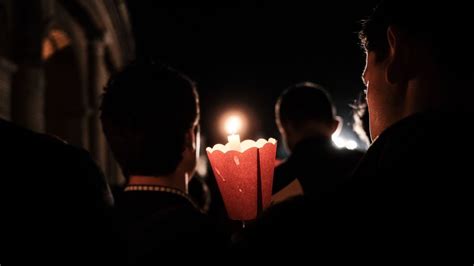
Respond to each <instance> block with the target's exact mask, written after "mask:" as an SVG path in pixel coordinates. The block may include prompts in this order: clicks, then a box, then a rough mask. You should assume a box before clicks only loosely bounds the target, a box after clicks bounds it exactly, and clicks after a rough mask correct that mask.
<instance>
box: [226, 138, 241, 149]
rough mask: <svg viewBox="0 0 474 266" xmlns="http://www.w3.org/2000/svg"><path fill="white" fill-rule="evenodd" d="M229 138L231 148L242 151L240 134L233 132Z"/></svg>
mask: <svg viewBox="0 0 474 266" xmlns="http://www.w3.org/2000/svg"><path fill="white" fill-rule="evenodd" d="M227 140H228V141H229V149H230V150H235V151H240V136H239V134H232V135H229V136H227Z"/></svg>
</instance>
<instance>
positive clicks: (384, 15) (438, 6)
mask: <svg viewBox="0 0 474 266" xmlns="http://www.w3.org/2000/svg"><path fill="white" fill-rule="evenodd" d="M468 6H469V4H468V2H466V1H460V0H455V1H449V2H443V1H429V2H428V1H408V0H384V1H382V2H380V4H379V5H378V6H377V7H376V8H375V9H374V12H373V13H372V15H371V16H370V17H369V18H368V19H367V20H365V21H364V22H363V24H362V30H361V32H360V38H361V41H362V43H363V45H364V48H366V49H367V50H368V51H370V52H375V54H376V59H377V60H378V61H381V60H383V59H384V58H385V57H386V56H387V55H388V49H389V45H388V42H387V28H388V27H389V26H396V27H397V28H398V29H399V30H400V31H401V32H402V33H404V34H406V35H407V36H409V37H410V38H411V39H412V40H413V41H414V42H418V43H421V44H422V45H421V46H420V47H422V49H423V50H426V51H429V53H430V56H431V57H432V59H433V62H434V63H435V65H436V66H437V67H438V69H439V72H440V76H441V77H442V78H444V79H445V80H446V79H450V80H453V79H454V80H456V81H469V82H470V81H472V79H473V76H474V75H473V73H474V71H473V70H474V67H473V64H472V63H471V62H472V61H473V59H474V49H472V47H473V45H474V41H473V40H472V38H471V36H470V33H471V32H472V29H471V26H470V25H471V21H470V20H471V16H472V15H471V13H472V11H471V8H470V7H468ZM441 77H440V78H441Z"/></svg>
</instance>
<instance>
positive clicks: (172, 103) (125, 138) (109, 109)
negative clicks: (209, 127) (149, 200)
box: [101, 61, 199, 177]
mask: <svg viewBox="0 0 474 266" xmlns="http://www.w3.org/2000/svg"><path fill="white" fill-rule="evenodd" d="M101 111H102V113H101V121H102V124H103V129H104V133H105V136H106V138H107V140H108V142H109V145H110V148H111V150H112V152H113V154H114V156H115V159H116V160H117V161H118V163H119V164H120V166H121V168H122V171H123V173H124V175H125V176H126V177H128V176H130V175H147V176H159V175H167V174H170V173H172V172H174V171H175V170H176V167H177V166H178V164H179V162H180V161H181V160H182V152H183V150H184V147H185V135H186V133H187V132H188V131H189V130H190V129H191V128H192V127H193V125H194V124H195V123H196V122H197V120H198V119H199V100H198V94H197V91H196V88H195V85H194V83H193V82H192V81H191V80H190V79H189V78H188V77H186V76H185V75H183V74H181V73H180V72H178V71H176V70H174V69H172V68H170V67H167V66H164V65H162V64H158V63H154V62H152V61H137V62H134V63H132V64H130V65H128V66H127V67H125V69H123V70H122V71H120V72H119V73H117V74H116V75H114V76H113V77H112V78H111V79H110V80H109V82H108V85H107V87H106V88H105V93H104V95H103V99H102V105H101Z"/></svg>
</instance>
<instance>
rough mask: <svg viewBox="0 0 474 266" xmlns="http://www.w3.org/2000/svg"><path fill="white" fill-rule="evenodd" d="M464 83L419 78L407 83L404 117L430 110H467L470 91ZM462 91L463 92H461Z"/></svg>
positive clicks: (469, 104)
mask: <svg viewBox="0 0 474 266" xmlns="http://www.w3.org/2000/svg"><path fill="white" fill-rule="evenodd" d="M466 86H471V85H466V84H463V83H461V82H456V81H454V80H453V81H450V82H448V81H444V82H442V81H441V80H437V79H428V78H426V79H423V78H420V79H418V80H416V81H413V82H412V83H411V84H409V87H408V90H407V96H406V99H407V104H406V105H405V108H404V110H403V113H404V115H403V116H404V117H407V116H410V115H413V114H416V113H421V112H425V111H432V110H469V109H471V108H472V107H471V105H472V103H471V101H472V92H471V91H470V90H466V89H465V87H466ZM463 93H464V94H463Z"/></svg>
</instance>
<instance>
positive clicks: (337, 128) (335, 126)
mask: <svg viewBox="0 0 474 266" xmlns="http://www.w3.org/2000/svg"><path fill="white" fill-rule="evenodd" d="M342 123H343V119H342V117H340V116H336V117H334V120H333V122H332V124H331V132H332V133H331V135H334V134H336V135H339V133H341V130H342Z"/></svg>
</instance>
